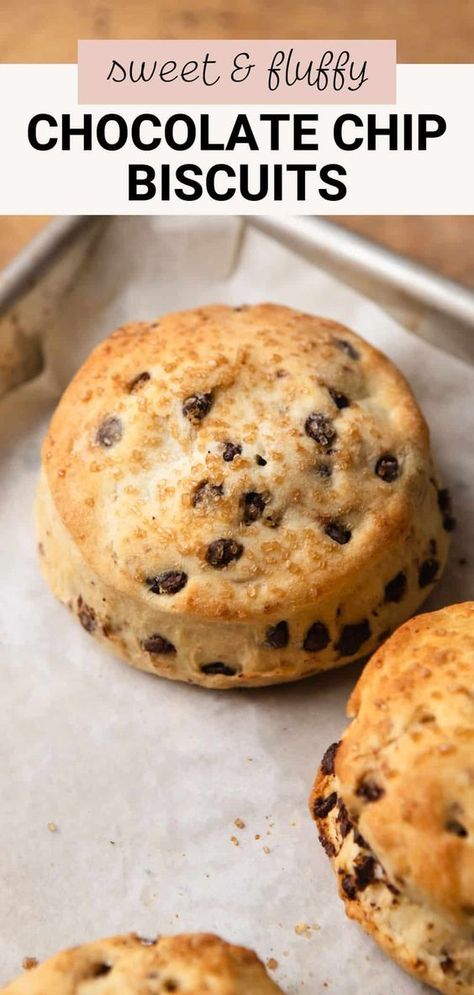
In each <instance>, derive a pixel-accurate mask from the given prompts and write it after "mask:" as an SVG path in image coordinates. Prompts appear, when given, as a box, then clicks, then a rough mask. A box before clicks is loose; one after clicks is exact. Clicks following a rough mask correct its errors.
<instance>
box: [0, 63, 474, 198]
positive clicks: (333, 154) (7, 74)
mask: <svg viewBox="0 0 474 995" xmlns="http://www.w3.org/2000/svg"><path fill="white" fill-rule="evenodd" d="M397 91H398V97H397V103H396V104H394V105H383V106H382V105H377V106H375V105H374V106H373V107H370V106H367V105H352V106H347V107H346V106H344V105H342V104H341V105H338V106H328V105H319V106H318V105H317V104H316V103H315V104H314V105H308V104H306V105H301V106H298V105H294V106H293V107H289V106H288V105H286V106H284V105H282V106H281V107H279V106H276V105H273V106H265V107H264V106H262V107H261V108H259V107H255V106H252V107H250V106H249V107H248V108H246V107H241V106H235V105H232V106H225V105H219V106H216V105H207V106H202V107H199V106H194V107H189V108H188V107H186V106H184V105H183V106H182V107H177V106H174V107H173V106H169V105H159V106H158V105H156V106H152V105H148V106H140V105H135V106H130V105H128V106H120V105H118V104H115V105H113V106H112V105H111V106H98V105H91V106H86V105H84V104H82V105H78V103H77V66H74V65H2V66H0V102H1V108H2V138H3V141H2V154H1V157H0V213H1V214H135V215H136V214H235V213H239V214H258V213H262V214H263V213H269V212H270V213H273V214H278V213H279V214H288V213H291V214H333V215H336V214H474V182H473V177H474V134H473V132H472V116H471V113H470V107H471V102H472V96H473V94H474V65H400V66H398V68H397ZM239 111H244V112H246V113H247V115H248V117H249V120H250V123H251V124H252V122H256V123H255V129H256V134H257V135H258V136H259V135H262V134H265V135H267V134H268V131H267V130H265V131H263V126H259V125H258V123H257V121H258V115H259V113H261V112H262V113H265V112H275V113H277V112H280V111H281V112H282V113H286V114H288V113H290V114H291V113H302V114H305V113H306V114H308V113H318V114H319V124H318V133H317V141H318V142H319V151H310V150H307V151H305V152H299V153H296V152H293V151H292V150H291V148H290V147H288V148H286V149H284V150H281V151H280V152H273V153H272V152H268V151H266V150H262V151H260V152H251V151H249V150H248V149H247V148H245V147H239V148H238V149H237V150H236V151H234V152H227V153H226V152H201V151H200V150H199V148H198V145H197V144H196V146H194V147H193V148H191V149H190V150H188V151H186V152H172V151H171V150H169V149H168V148H166V146H165V145H162V146H160V148H158V149H157V150H156V151H155V152H142V151H139V150H138V149H135V148H134V147H133V146H132V145H131V144H128V145H127V146H126V147H125V148H124V149H123V150H121V151H116V152H111V151H104V150H101V149H100V148H96V149H93V151H91V152H84V151H83V150H82V149H81V145H80V141H79V140H76V139H72V151H70V152H66V151H61V149H53V150H51V151H49V152H46V151H44V152H38V151H35V150H34V149H32V148H31V147H30V145H29V143H28V138H27V129H28V122H29V120H30V118H31V117H33V115H35V114H38V113H49V114H52V115H53V116H54V117H56V118H59V117H60V115H61V114H63V113H69V114H70V115H71V118H72V122H71V123H72V125H77V126H80V124H81V121H82V115H83V114H84V113H85V112H90V113H91V114H92V116H93V120H94V121H97V120H98V118H99V117H100V116H101V115H104V114H107V113H115V114H121V115H122V116H123V117H124V118H125V119H126V120H127V121H129V122H131V121H132V120H133V118H134V117H135V116H137V115H138V114H140V113H142V112H143V113H155V114H156V115H157V116H158V117H161V116H163V117H164V116H165V115H166V114H175V113H179V112H184V113H189V114H190V115H191V116H193V117H194V118H195V119H197V118H198V116H199V114H200V113H207V114H210V115H211V118H212V120H211V129H210V130H211V138H212V139H213V140H214V141H225V140H226V138H227V137H228V133H229V128H230V123H231V122H232V121H233V119H234V118H235V115H236V114H237V113H238V112H239ZM345 112H348V113H354V114H359V115H360V116H361V117H362V118H363V119H365V118H366V115H367V113H369V112H373V113H375V114H376V115H377V118H378V122H377V123H378V125H379V126H383V125H384V124H385V122H386V119H388V115H389V113H397V114H399V115H401V114H403V113H410V114H413V115H417V114H420V113H425V114H440V115H442V116H443V117H444V118H445V119H446V122H447V131H446V133H445V135H444V136H442V137H441V138H437V139H433V140H430V141H429V142H428V149H427V151H425V152H418V151H392V152H390V151H388V149H387V145H388V139H387V138H384V139H379V142H380V144H379V146H378V148H377V150H376V151H373V152H368V151H366V150H364V149H359V150H358V151H354V152H342V151H340V150H339V149H338V148H337V147H336V146H335V144H334V142H333V138H332V129H333V124H334V121H335V119H336V118H337V117H338V116H340V115H341V114H344V113H345ZM387 123H388V120H387ZM266 127H267V128H268V126H266ZM47 133H48V134H49V132H47V129H46V127H45V126H43V127H42V130H41V131H40V134H41V135H42V136H46V134H47ZM349 133H350V134H351V136H352V134H353V131H352V127H351V128H350V129H348V134H349ZM290 134H291V131H290V129H289V130H288V135H290ZM358 134H364V132H362V131H360V132H358ZM163 161H165V162H169V163H170V165H171V167H172V170H174V168H176V166H177V165H178V164H180V163H185V162H186V163H196V164H197V165H199V166H201V167H202V168H203V169H204V170H205V169H207V168H209V166H211V165H212V164H213V163H216V162H227V163H229V164H230V165H231V166H232V167H233V168H234V169H235V168H237V166H238V164H239V162H248V163H250V164H251V166H252V170H253V169H255V168H256V167H257V166H258V164H260V163H261V162H268V163H273V162H282V163H297V162H307V163H315V164H316V165H317V166H318V168H320V167H321V166H323V165H324V164H326V163H339V164H341V165H342V166H344V167H345V169H346V170H347V177H345V178H343V179H344V182H345V183H346V185H347V188H348V192H347V194H346V196H345V197H344V198H343V199H342V200H340V201H337V202H334V201H332V202H330V201H326V200H323V199H322V198H321V197H320V196H319V195H318V193H317V189H318V187H319V186H322V185H323V184H321V183H320V182H319V180H318V174H314V175H313V176H311V177H310V178H309V179H308V184H307V190H308V196H307V200H306V201H305V202H304V203H303V202H298V200H297V199H296V182H295V176H294V175H292V177H290V178H289V179H288V180H287V181H286V186H285V188H286V190H287V191H288V195H287V196H286V197H285V199H284V201H281V202H277V203H273V202H272V200H271V198H270V197H267V198H265V199H264V200H262V201H257V202H255V201H252V202H249V201H246V200H244V199H243V198H242V197H240V196H238V195H237V194H236V195H235V196H234V197H233V198H232V199H231V200H228V201H222V202H217V201H214V200H212V199H211V198H210V197H208V196H207V195H206V194H205V193H204V194H203V196H202V197H201V198H200V199H199V200H197V201H183V200H180V199H178V198H176V197H174V198H172V199H171V200H170V201H168V202H162V201H161V200H160V198H159V196H157V197H155V198H154V199H153V200H149V201H129V200H128V164H129V163H130V162H133V163H140V164H145V163H146V164H149V165H151V166H154V167H155V168H157V167H158V166H159V164H160V163H161V162H163ZM219 185H220V184H219ZM254 185H255V184H254Z"/></svg>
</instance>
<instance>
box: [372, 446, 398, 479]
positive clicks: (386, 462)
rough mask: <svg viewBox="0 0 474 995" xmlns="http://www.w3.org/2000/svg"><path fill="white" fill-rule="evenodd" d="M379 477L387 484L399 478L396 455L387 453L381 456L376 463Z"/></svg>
mask: <svg viewBox="0 0 474 995" xmlns="http://www.w3.org/2000/svg"><path fill="white" fill-rule="evenodd" d="M375 472H376V474H377V477H380V479H381V480H384V481H385V483H386V484H392V483H393V481H394V480H396V479H397V477H398V473H399V467H398V460H397V457H396V456H392V455H391V454H390V453H385V455H384V456H380V457H379V459H378V460H377V462H376V464H375Z"/></svg>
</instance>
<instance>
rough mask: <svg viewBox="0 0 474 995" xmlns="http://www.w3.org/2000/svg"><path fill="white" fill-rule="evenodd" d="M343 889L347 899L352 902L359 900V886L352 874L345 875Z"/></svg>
mask: <svg viewBox="0 0 474 995" xmlns="http://www.w3.org/2000/svg"><path fill="white" fill-rule="evenodd" d="M341 888H342V890H343V892H344V894H345V896H346V898H349V899H350V901H353V900H354V899H355V898H357V885H356V882H355V878H354V877H352V874H344V877H343V878H342V879H341Z"/></svg>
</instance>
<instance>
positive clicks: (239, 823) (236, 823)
mask: <svg viewBox="0 0 474 995" xmlns="http://www.w3.org/2000/svg"><path fill="white" fill-rule="evenodd" d="M234 826H237V829H245V822H244V820H243V819H235V821H234Z"/></svg>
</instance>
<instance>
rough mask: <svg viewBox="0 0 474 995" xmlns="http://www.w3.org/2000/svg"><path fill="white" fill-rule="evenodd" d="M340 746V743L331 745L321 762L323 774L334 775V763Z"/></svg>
mask: <svg viewBox="0 0 474 995" xmlns="http://www.w3.org/2000/svg"><path fill="white" fill-rule="evenodd" d="M338 746H339V742H337V743H331V745H330V746H328V748H327V750H326V752H325V754H324V756H323V759H322V760H321V771H322V773H323V774H334V761H335V759H336V753H337V749H338Z"/></svg>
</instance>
